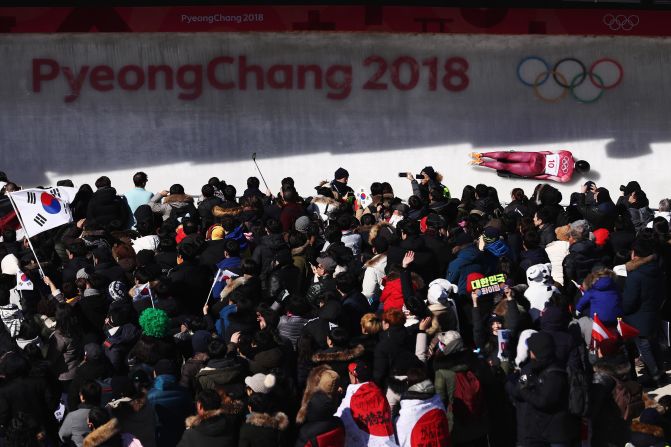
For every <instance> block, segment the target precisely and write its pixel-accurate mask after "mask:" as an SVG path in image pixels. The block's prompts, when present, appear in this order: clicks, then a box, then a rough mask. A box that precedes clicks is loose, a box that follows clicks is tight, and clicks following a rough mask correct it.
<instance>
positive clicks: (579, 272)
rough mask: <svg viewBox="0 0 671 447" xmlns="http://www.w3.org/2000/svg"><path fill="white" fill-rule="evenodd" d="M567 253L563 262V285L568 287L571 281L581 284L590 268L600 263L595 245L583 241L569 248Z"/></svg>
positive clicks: (587, 240)
mask: <svg viewBox="0 0 671 447" xmlns="http://www.w3.org/2000/svg"><path fill="white" fill-rule="evenodd" d="M568 252H569V253H568V255H567V256H566V257H565V258H564V262H563V268H564V285H565V286H566V285H568V283H569V281H571V280H573V281H575V282H576V283H577V284H582V282H583V281H584V280H585V277H586V276H587V275H588V274H589V273H590V272H591V271H592V268H593V267H594V266H595V265H596V264H597V263H599V262H600V261H601V258H600V257H599V254H598V253H597V250H596V245H595V244H594V242H592V241H590V240H589V239H585V240H582V241H578V242H576V243H574V244H573V245H571V246H569V249H568Z"/></svg>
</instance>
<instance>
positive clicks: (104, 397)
mask: <svg viewBox="0 0 671 447" xmlns="http://www.w3.org/2000/svg"><path fill="white" fill-rule="evenodd" d="M96 382H98V385H100V405H101V406H102V407H103V408H104V407H105V405H107V404H108V403H110V402H111V401H113V400H114V395H113V393H112V378H111V377H106V378H104V379H96Z"/></svg>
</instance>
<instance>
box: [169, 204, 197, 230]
mask: <svg viewBox="0 0 671 447" xmlns="http://www.w3.org/2000/svg"><path fill="white" fill-rule="evenodd" d="M170 208H171V209H170V216H169V217H168V220H169V221H171V222H176V223H177V224H178V225H179V223H181V222H182V219H183V218H185V217H186V216H189V217H190V218H191V219H195V218H196V213H194V212H193V208H194V207H193V205H186V206H173V205H170Z"/></svg>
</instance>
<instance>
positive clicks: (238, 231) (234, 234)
mask: <svg viewBox="0 0 671 447" xmlns="http://www.w3.org/2000/svg"><path fill="white" fill-rule="evenodd" d="M224 239H233V240H234V241H238V244H240V252H241V253H242V252H243V251H245V250H247V246H248V245H249V242H247V238H246V237H245V234H244V232H243V231H242V225H240V226H239V227H236V228H235V230H233V231H231V232H230V233H228V234H227V235H226V236H225V237H224Z"/></svg>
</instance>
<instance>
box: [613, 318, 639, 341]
mask: <svg viewBox="0 0 671 447" xmlns="http://www.w3.org/2000/svg"><path fill="white" fill-rule="evenodd" d="M617 332H618V333H619V334H620V336H621V337H622V339H623V340H630V339H632V338H636V337H638V336H639V335H640V334H641V332H640V331H639V330H638V329H636V328H635V327H634V326H631V325H629V324H627V323H625V322H624V321H622V318H618V319H617Z"/></svg>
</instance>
